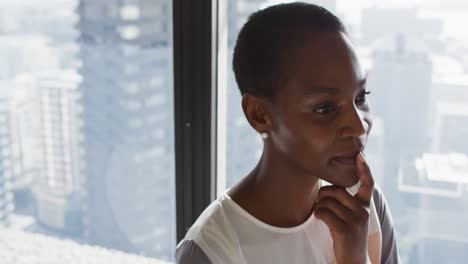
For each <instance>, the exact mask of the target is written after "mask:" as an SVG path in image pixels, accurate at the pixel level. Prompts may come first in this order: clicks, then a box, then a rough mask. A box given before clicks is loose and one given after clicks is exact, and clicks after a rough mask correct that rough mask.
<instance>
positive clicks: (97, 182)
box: [0, 0, 176, 263]
mask: <svg viewBox="0 0 468 264" xmlns="http://www.w3.org/2000/svg"><path fill="white" fill-rule="evenodd" d="M171 15H172V1H170V0H158V1H153V0H140V1H121V0H119V1H117V0H81V1H77V0H47V1H15V0H3V1H0V54H1V58H2V60H1V62H0V69H1V70H0V82H1V84H2V87H1V89H0V92H1V93H0V137H1V139H0V149H1V150H0V152H1V153H2V156H1V158H0V226H4V227H6V229H0V259H12V260H15V261H13V262H15V263H17V262H16V261H20V262H21V260H22V259H24V260H34V261H33V262H41V263H73V262H72V261H70V260H69V259H72V260H75V259H76V261H77V262H76V263H78V262H79V263H81V261H83V260H85V262H89V263H117V262H118V263H147V262H148V263H149V261H150V260H151V261H153V262H151V263H160V262H161V263H163V262H164V263H165V262H173V261H174V252H175V246H176V234H175V230H176V227H175V223H176V221H175V187H174V177H175V172H174V146H173V142H174V128H173V118H174V117H173V112H172V109H173V105H172V102H173V99H172V98H173V94H172V90H173V83H172V82H173V80H172V78H173V75H172V68H173V67H172V17H171ZM3 233H4V234H3ZM65 239H66V240H70V241H64V240H65ZM86 244H88V245H92V246H91V247H90V246H87V245H86ZM5 246H6V247H5ZM109 249H111V250H109ZM45 252H47V254H46V253H45ZM137 255H140V256H137ZM72 256H73V258H72ZM158 260H159V261H160V262H159V261H158ZM154 261H156V262H154ZM7 262H8V261H7ZM21 263H23V262H21Z"/></svg>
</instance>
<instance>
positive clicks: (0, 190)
mask: <svg viewBox="0 0 468 264" xmlns="http://www.w3.org/2000/svg"><path fill="white" fill-rule="evenodd" d="M9 114H10V109H9V103H8V99H7V98H5V97H1V98H0V226H8V225H9V224H10V215H11V213H12V212H13V210H14V204H13V194H12V192H11V181H12V177H13V173H12V169H11V167H12V162H11V137H10V136H11V135H10V115H9Z"/></svg>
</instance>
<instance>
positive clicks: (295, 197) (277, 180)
mask: <svg viewBox="0 0 468 264" xmlns="http://www.w3.org/2000/svg"><path fill="white" fill-rule="evenodd" d="M265 147H266V146H265ZM317 183H318V178H316V177H313V176H311V175H310V174H307V172H305V171H303V170H301V169H298V166H297V165H295V164H292V163H291V161H290V160H289V159H287V158H285V157H281V156H279V155H275V154H274V153H270V152H269V151H268V149H266V148H265V149H264V152H263V155H262V158H261V159H260V161H259V163H258V164H257V166H256V167H255V169H254V170H253V171H252V172H251V173H250V174H249V175H248V176H247V177H246V178H244V180H243V181H242V182H240V183H239V184H238V185H236V186H235V187H233V188H232V191H231V193H232V195H231V197H232V199H233V200H234V201H236V202H237V203H239V204H240V205H241V207H243V208H244V209H246V210H247V211H248V212H249V213H251V214H252V215H254V216H255V217H257V218H259V219H260V220H262V221H264V222H266V223H268V224H271V225H273V226H279V227H293V226H297V225H300V224H301V223H303V222H304V221H306V220H307V219H308V218H309V217H310V214H311V212H312V209H313V205H314V203H315V201H316V200H317V192H316V191H314V188H315V187H316V185H317ZM236 198H237V199H236Z"/></svg>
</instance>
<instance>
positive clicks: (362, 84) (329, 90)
mask: <svg viewBox="0 0 468 264" xmlns="http://www.w3.org/2000/svg"><path fill="white" fill-rule="evenodd" d="M366 83H367V74H366V75H365V76H364V78H362V79H361V80H359V81H358V84H359V87H360V88H364V87H365V86H366ZM339 91H340V90H339V89H338V88H336V87H323V86H322V87H313V88H312V89H309V90H307V91H305V92H304V95H306V96H308V95H316V94H323V93H327V94H336V93H338V92H339Z"/></svg>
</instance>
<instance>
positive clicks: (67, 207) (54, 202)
mask: <svg viewBox="0 0 468 264" xmlns="http://www.w3.org/2000/svg"><path fill="white" fill-rule="evenodd" d="M37 78H38V79H37V86H38V90H39V96H40V98H39V114H38V116H39V118H40V119H41V129H40V131H38V133H39V135H40V141H41V144H42V146H41V151H42V160H41V168H40V174H39V178H38V179H35V183H34V185H33V191H34V195H35V198H36V203H37V208H36V218H37V220H38V221H39V222H40V223H42V224H44V225H46V226H48V227H51V228H54V229H57V230H60V231H65V232H71V233H78V234H79V233H81V218H82V215H81V200H82V185H83V177H82V175H81V164H80V160H81V157H80V150H79V134H78V133H79V126H80V120H79V119H78V118H79V116H78V114H79V106H78V93H77V87H78V83H79V81H80V79H79V76H78V75H76V73H74V72H67V71H57V72H52V73H49V74H47V75H44V74H42V75H38V76H37Z"/></svg>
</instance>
